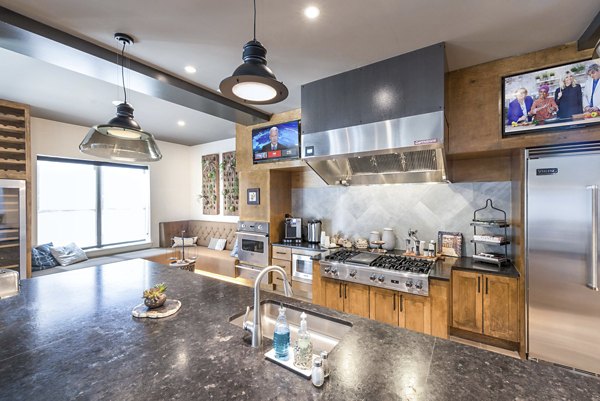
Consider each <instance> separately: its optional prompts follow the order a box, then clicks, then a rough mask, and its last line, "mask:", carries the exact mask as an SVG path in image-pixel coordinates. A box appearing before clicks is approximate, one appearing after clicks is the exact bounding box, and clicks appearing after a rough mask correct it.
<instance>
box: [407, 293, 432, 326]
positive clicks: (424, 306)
mask: <svg viewBox="0 0 600 401" xmlns="http://www.w3.org/2000/svg"><path fill="white" fill-rule="evenodd" d="M403 309H404V327H406V328H407V329H409V330H413V331H418V332H419V333H425V334H431V304H430V302H429V297H422V296H420V295H412V294H404V305H403Z"/></svg>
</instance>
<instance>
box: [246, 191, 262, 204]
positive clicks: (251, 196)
mask: <svg viewBox="0 0 600 401" xmlns="http://www.w3.org/2000/svg"><path fill="white" fill-rule="evenodd" d="M246 203H247V204H248V205H260V188H248V194H247V201H246Z"/></svg>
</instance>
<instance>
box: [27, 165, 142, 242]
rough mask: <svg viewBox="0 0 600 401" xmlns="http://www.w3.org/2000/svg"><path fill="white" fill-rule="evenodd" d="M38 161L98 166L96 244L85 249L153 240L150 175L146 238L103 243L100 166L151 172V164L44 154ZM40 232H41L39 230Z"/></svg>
mask: <svg viewBox="0 0 600 401" xmlns="http://www.w3.org/2000/svg"><path fill="white" fill-rule="evenodd" d="M37 161H38V162H40V161H46V162H55V163H63V164H64V163H71V164H79V165H92V166H94V167H96V169H95V173H96V174H95V176H96V244H95V245H92V246H87V247H83V248H82V249H84V250H90V249H104V248H112V247H116V246H122V245H127V244H138V243H143V242H151V241H152V238H151V235H152V230H151V218H152V214H151V210H150V207H151V205H150V203H151V192H150V176H149V175H148V203H147V210H146V215H147V221H148V230H147V231H148V232H147V235H146V238H142V239H136V240H130V241H121V242H111V243H110V244H102V169H100V168H99V167H102V166H107V167H119V168H128V169H135V170H145V171H147V172H148V173H149V172H150V168H149V166H145V165H137V164H126V163H113V162H106V161H95V160H82V159H71V158H63V157H56V156H43V155H38V156H37ZM36 169H38V170H39V165H37V163H36ZM36 197H39V190H38V193H37V194H36ZM37 203H38V206H37V210H36V216H38V217H36V218H37V220H38V221H39V213H40V208H39V202H37ZM38 232H39V230H38ZM36 240H39V238H37V239H36Z"/></svg>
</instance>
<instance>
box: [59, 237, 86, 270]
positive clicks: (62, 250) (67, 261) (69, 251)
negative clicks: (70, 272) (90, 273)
mask: <svg viewBox="0 0 600 401" xmlns="http://www.w3.org/2000/svg"><path fill="white" fill-rule="evenodd" d="M50 252H51V253H52V256H54V259H56V260H57V262H58V263H60V265H61V266H69V265H72V264H73V263H77V262H83V261H84V260H87V259H88V258H87V255H86V254H85V252H84V251H83V249H81V248H80V247H78V246H77V245H75V243H74V242H71V243H70V244H67V245H65V246H53V247H51V248H50Z"/></svg>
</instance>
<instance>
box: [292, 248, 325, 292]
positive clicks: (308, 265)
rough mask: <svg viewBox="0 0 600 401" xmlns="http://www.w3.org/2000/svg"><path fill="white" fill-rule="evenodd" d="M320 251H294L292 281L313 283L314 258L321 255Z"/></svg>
mask: <svg viewBox="0 0 600 401" xmlns="http://www.w3.org/2000/svg"><path fill="white" fill-rule="evenodd" d="M320 253H321V252H319V251H304V250H298V249H293V250H292V280H297V281H302V282H305V283H309V284H310V283H312V277H313V274H312V272H313V263H314V261H313V260H312V257H313V256H315V255H318V254H320Z"/></svg>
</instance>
